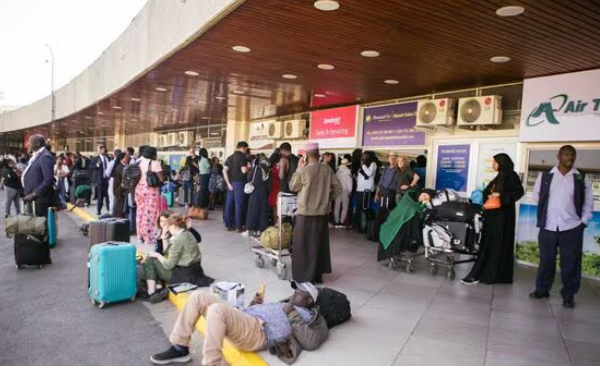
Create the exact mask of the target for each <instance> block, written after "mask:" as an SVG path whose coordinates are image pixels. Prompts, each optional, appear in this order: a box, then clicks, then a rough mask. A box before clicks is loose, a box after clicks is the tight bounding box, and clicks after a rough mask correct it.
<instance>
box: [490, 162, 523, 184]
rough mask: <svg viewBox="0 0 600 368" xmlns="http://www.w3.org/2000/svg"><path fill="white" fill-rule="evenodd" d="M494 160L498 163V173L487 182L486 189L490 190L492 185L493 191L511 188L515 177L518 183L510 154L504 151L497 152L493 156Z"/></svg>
mask: <svg viewBox="0 0 600 368" xmlns="http://www.w3.org/2000/svg"><path fill="white" fill-rule="evenodd" d="M494 161H496V163H497V164H498V175H496V177H495V178H494V180H492V181H491V182H490V184H488V189H489V190H490V191H491V190H492V186H493V191H494V192H502V191H504V190H511V188H512V187H513V186H514V184H516V183H514V182H515V179H516V181H518V182H519V185H520V184H521V183H520V179H519V176H518V175H517V173H515V164H514V163H513V161H512V159H511V158H510V156H508V155H507V154H506V153H499V154H497V155H496V156H494Z"/></svg>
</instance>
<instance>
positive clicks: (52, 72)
mask: <svg viewBox="0 0 600 368" xmlns="http://www.w3.org/2000/svg"><path fill="white" fill-rule="evenodd" d="M46 47H47V48H48V51H50V69H51V71H50V73H51V76H50V91H51V92H52V94H51V99H52V102H51V103H52V107H51V112H52V122H53V123H54V119H55V118H56V94H55V93H54V52H52V46H50V45H49V44H46ZM46 62H48V60H46Z"/></svg>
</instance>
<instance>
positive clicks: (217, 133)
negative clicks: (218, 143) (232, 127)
mask: <svg viewBox="0 0 600 368" xmlns="http://www.w3.org/2000/svg"><path fill="white" fill-rule="evenodd" d="M210 135H219V132H211V133H210Z"/></svg>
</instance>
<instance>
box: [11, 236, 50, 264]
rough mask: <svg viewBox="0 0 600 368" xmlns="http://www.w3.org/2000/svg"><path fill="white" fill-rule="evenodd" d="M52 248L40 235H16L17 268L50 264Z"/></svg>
mask: <svg viewBox="0 0 600 368" xmlns="http://www.w3.org/2000/svg"><path fill="white" fill-rule="evenodd" d="M49 259H50V247H49V246H48V244H47V243H46V242H44V240H43V237H42V236H40V235H37V236H36V235H24V234H15V264H16V265H17V268H22V267H23V266H36V267H38V268H42V267H43V265H44V264H47V263H49Z"/></svg>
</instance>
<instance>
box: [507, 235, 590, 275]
mask: <svg viewBox="0 0 600 368" xmlns="http://www.w3.org/2000/svg"><path fill="white" fill-rule="evenodd" d="M599 238H600V237H595V238H594V239H595V240H596V241H598V240H600V239H599ZM515 256H516V257H517V259H519V260H521V261H525V262H528V263H532V264H539V263H540V250H539V246H538V243H536V242H532V241H525V242H521V243H517V249H516V251H515ZM557 258H558V257H557ZM557 261H558V266H559V267H560V260H559V259H557ZM581 271H582V272H583V273H584V274H586V275H588V276H597V277H600V254H595V253H591V252H585V253H583V255H582V260H581Z"/></svg>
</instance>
